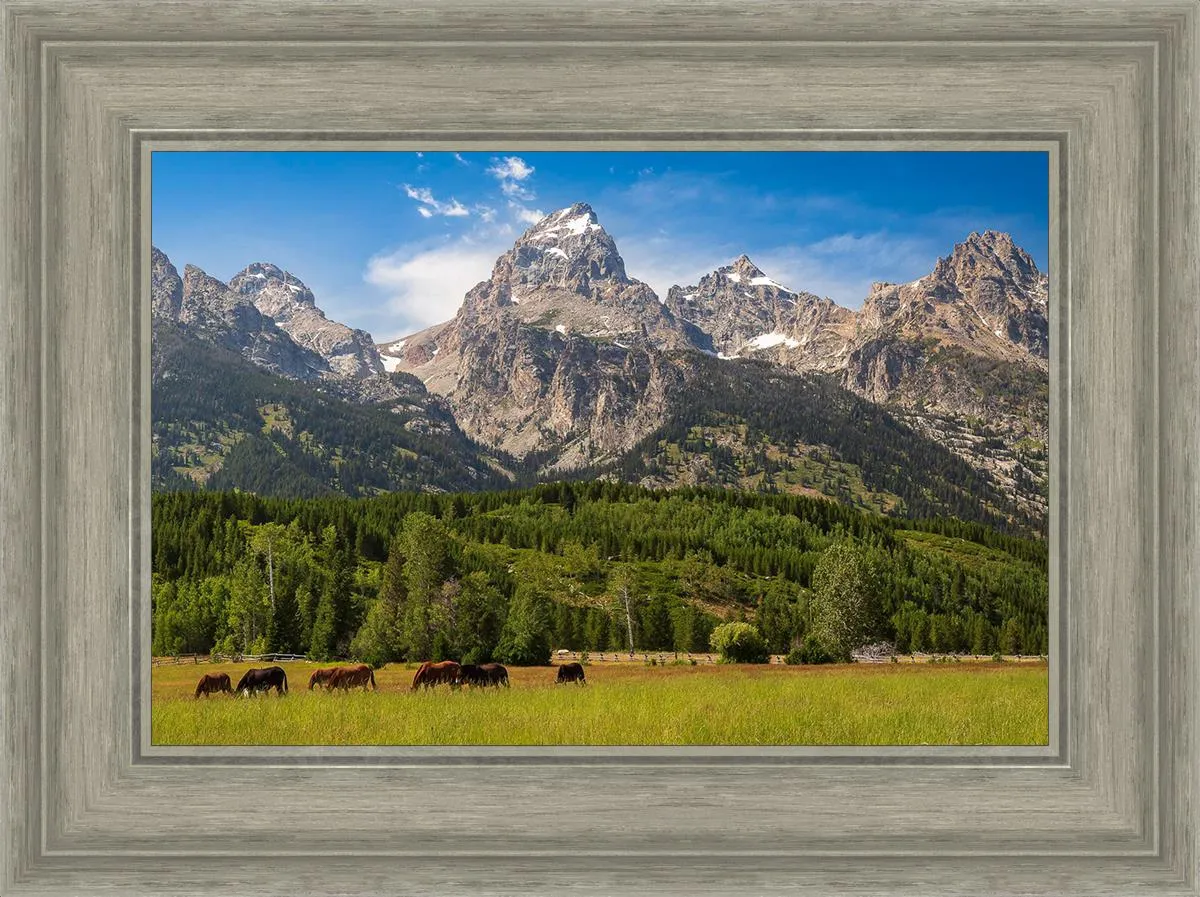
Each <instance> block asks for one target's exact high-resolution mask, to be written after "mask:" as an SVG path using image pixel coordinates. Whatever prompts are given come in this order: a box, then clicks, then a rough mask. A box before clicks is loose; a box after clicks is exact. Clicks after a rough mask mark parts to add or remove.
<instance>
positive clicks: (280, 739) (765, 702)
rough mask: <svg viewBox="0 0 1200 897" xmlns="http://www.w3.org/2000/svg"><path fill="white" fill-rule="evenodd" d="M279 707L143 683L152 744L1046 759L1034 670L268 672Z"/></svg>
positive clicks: (179, 678) (168, 678)
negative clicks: (781, 748)
mask: <svg viewBox="0 0 1200 897" xmlns="http://www.w3.org/2000/svg"><path fill="white" fill-rule="evenodd" d="M281 666H283V667H284V668H285V669H286V670H287V673H288V681H289V684H290V686H291V691H290V693H289V694H288V695H287V696H286V697H284V698H278V697H276V696H275V695H274V694H271V695H270V696H266V697H256V698H247V699H242V698H230V697H228V696H226V695H221V696H216V697H211V698H201V699H200V700H193V699H192V691H193V689H194V687H195V683H196V680H197V679H198V678H199V677H200V675H201V674H202V673H204V672H211V671H213V670H217V669H220V670H224V671H227V672H229V673H230V676H231V678H232V679H233V681H234V682H235V683H236V681H237V679H238V677H239V676H241V674H242V672H243V671H244V670H245V669H246V668H247V665H245V664H242V665H237V664H225V665H213V666H210V665H207V664H202V665H198V666H197V665H188V664H184V665H179V666H171V665H168V666H160V667H155V668H154V671H153V679H152V682H153V689H152V702H153V704H152V714H151V729H152V738H153V741H154V743H155V744H209V745H218V744H227V745H228V744H238V745H243V744H289V745H300V744H304V745H317V744H341V745H351V744H353V745H417V744H476V745H484V744H491V745H501V744H504V745H566V744H575V745H620V744H628V745H656V744H657V745H662V744H674V745H679V744H699V745H704V744H708V745H717V744H737V745H789V744H792V745H802V744H803V745H821V744H829V745H848V744H862V745H883V744H995V745H1000V744H1023V745H1031V744H1046V743H1047V734H1048V715H1047V714H1048V703H1047V702H1048V686H1049V682H1048V673H1047V667H1046V665H1045V664H1019V665H1018V664H944V665H943V664H938V665H926V664H878V665H867V664H863V665H852V666H834V667H787V666H779V665H772V666H717V665H710V666H703V665H702V666H694V667H693V666H665V667H664V666H657V667H647V666H642V665H640V664H610V663H606V664H592V665H590V666H588V667H587V676H588V685H586V686H583V687H580V686H578V685H561V686H560V685H556V684H555V682H554V678H555V670H554V669H553V668H551V667H531V668H510V673H511V677H512V687H511V688H509V689H486V690H469V689H462V690H461V691H457V692H451V691H450V690H449V689H447V688H446V687H445V686H441V687H439V688H438V689H435V690H432V691H423V692H410V691H409V683H410V682H411V680H412V674H413V671H412V670H410V669H405V668H404V667H403V666H389V667H385V668H384V669H382V670H377V671H376V674H375V676H376V680H377V682H378V684H379V691H378V692H362V691H354V692H350V693H337V694H328V693H325V692H322V691H313V692H309V691H307V690H306V685H307V682H308V677H309V675H310V674H311V672H312V670H313V669H315V667H314V666H312V665H311V664H305V663H295V664H281Z"/></svg>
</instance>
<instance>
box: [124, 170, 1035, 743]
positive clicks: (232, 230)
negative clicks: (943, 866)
mask: <svg viewBox="0 0 1200 897" xmlns="http://www.w3.org/2000/svg"><path fill="white" fill-rule="evenodd" d="M1050 164H1051V155H1050V152H1049V151H1048V150H1045V151H1036V150H1035V151H1029V150H1016V149H1012V150H1007V151H1001V152H988V151H984V150H970V151H965V152H936V151H921V152H897V151H886V150H879V151H869V150H856V151H849V152H845V151H842V152H839V151H835V150H825V151H815V152H804V151H785V150H776V151H772V152H753V151H749V150H740V151H734V152H728V151H725V152H722V151H703V152H701V151H696V150H690V151H684V152H667V151H655V152H648V151H640V152H621V151H614V150H602V151H598V152H587V151H568V152H554V151H534V152H524V151H522V152H521V153H519V154H518V153H515V152H510V153H507V154H506V153H500V154H497V153H490V152H473V151H464V152H452V153H450V152H429V151H422V150H417V151H412V152H396V151H387V150H383V149H377V150H375V151H373V152H339V151H332V150H322V151H318V152H305V151H289V152H282V153H280V152H271V151H266V150H260V151H248V150H242V151H238V152H232V153H230V152H217V151H200V152H192V151H187V150H186V149H176V150H166V151H162V150H155V151H153V152H152V156H151V163H150V178H149V181H150V193H151V198H150V202H151V209H152V214H151V224H150V230H151V244H152V248H151V282H150V293H151V297H152V302H151V307H152V312H151V328H152V332H151V356H150V357H151V372H152V373H151V384H150V394H151V440H152V442H151V445H152V449H151V458H150V476H151V484H152V486H151V488H152V497H151V521H152V532H151V539H152V552H151V555H152V560H151V571H150V576H151V591H150V602H149V603H150V607H149V608H146V607H145V604H144V602H143V603H142V604H140V605H136V606H135V614H136V615H137V616H139V617H144V616H146V615H147V614H148V615H149V616H150V620H151V633H150V644H149V645H148V646H145V645H143V646H142V647H143V648H148V649H149V653H150V655H151V658H152V659H151V662H150V683H149V694H150V715H149V730H150V745H151V748H152V749H157V748H158V747H160V746H163V747H166V746H188V745H190V746H198V745H208V746H217V745H228V746H246V747H249V746H254V745H259V746H262V745H276V746H298V745H330V746H334V745H340V746H355V745H357V746H363V745H379V746H385V745H386V746H393V747H397V746H413V745H423V746H429V747H438V746H443V747H444V746H450V745H477V746H478V745H526V746H536V745H540V746H556V745H577V746H589V745H590V746H601V745H609V746H619V745H624V746H631V745H659V746H666V745H677V746H684V745H725V746H735V745H740V746H751V747H763V746H800V745H825V746H833V745H842V746H846V745H927V746H928V745H975V746H978V745H996V746H1001V745H1003V746H1014V747H1015V746H1024V747H1035V746H1046V745H1048V744H1049V739H1050V729H1051V727H1052V726H1053V724H1054V721H1053V720H1052V719H1051V715H1050V708H1049V682H1048V674H1049V664H1048V654H1049V642H1050V638H1051V635H1052V629H1051V627H1050V625H1049V579H1048V573H1049V571H1048V545H1047V541H1046V521H1047V517H1048V514H1047V512H1048V506H1047V502H1048V498H1049V495H1048V488H1049V476H1048V467H1049V465H1048V460H1049V442H1048V440H1049V413H1048V393H1049V361H1050V354H1049V346H1050V340H1049V337H1050V334H1049V320H1048V316H1047V311H1048V307H1049V306H1048V298H1049V291H1050V285H1049V282H1048V279H1047V276H1046V274H1044V273H1043V271H1044V270H1045V269H1046V265H1047V258H1048V251H1049V207H1050ZM264 195H267V196H270V197H271V200H270V202H269V204H267V205H266V206H264V205H263V202H262V199H261V197H262V196H264ZM581 197H582V198H584V199H588V200H590V201H591V202H592V203H595V206H593V205H591V204H590V203H589V202H582V201H579V199H580V198H581ZM247 257H249V258H252V259H270V260H267V261H253V262H250V263H249V264H247V261H246V259H247ZM185 260H186V261H185ZM277 263H278V264H277ZM760 266H761V267H760ZM230 271H234V272H236V273H233V274H232V275H231V274H230V273H229V272H230ZM302 278H303V279H302ZM565 684H575V685H579V686H584V685H591V686H592V687H591V688H587V689H586V690H584V691H579V690H578V689H577V688H574V689H562V688H559V687H558V686H560V685H565ZM135 685H138V686H142V687H144V685H145V683H144V682H141V681H139V682H137V683H135ZM264 694H271V695H274V696H276V697H277V698H280V699H282V698H284V697H286V698H287V700H286V701H282V700H279V701H270V702H265V703H264V702H263V701H238V700H231V698H232V697H234V696H236V697H250V696H255V697H261V696H262V695H264ZM225 696H228V697H225ZM200 697H205V698H209V697H211V698H212V700H204V701H199V700H197V699H198V698H200Z"/></svg>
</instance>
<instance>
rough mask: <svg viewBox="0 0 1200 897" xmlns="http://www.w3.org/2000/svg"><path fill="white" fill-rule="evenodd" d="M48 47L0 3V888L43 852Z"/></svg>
mask: <svg viewBox="0 0 1200 897" xmlns="http://www.w3.org/2000/svg"><path fill="white" fill-rule="evenodd" d="M39 50H40V46H39V43H38V40H37V38H36V37H35V36H34V35H33V34H32V33H31V32H30V30H28V29H24V28H22V23H21V21H20V19H19V17H18V15H17V11H16V10H14V9H13V8H12V7H11V6H8V5H6V4H3V3H0V73H2V74H0V77H2V78H3V82H2V83H3V85H4V88H3V91H2V92H0V110H3V115H2V117H0V167H2V171H3V175H2V176H0V177H2V181H0V183H2V187H0V320H2V321H3V322H4V323H3V327H0V366H2V368H0V370H2V371H3V373H2V374H0V434H2V435H3V437H4V438H3V440H2V441H0V495H2V496H3V499H2V500H0V570H2V571H3V573H4V587H5V592H6V595H5V600H4V605H3V613H0V645H3V646H4V650H3V651H0V720H4V722H5V724H4V725H3V727H2V728H3V733H2V734H0V745H2V750H3V764H4V769H3V770H2V771H0V889H2V890H3V891H4V892H5V893H10V889H11V888H12V887H13V886H14V885H15V884H16V883H17V882H19V881H21V880H23V879H25V878H26V877H27V876H28V874H29V870H30V866H31V865H32V861H33V859H34V858H36V857H37V856H38V855H39V854H40V845H41V812H40V808H41V762H40V757H41V753H40V752H41V745H42V739H41V725H40V723H41V719H40V713H39V711H40V700H39V691H38V686H39V679H38V671H39V669H40V664H39V660H38V645H39V644H40V641H41V632H40V628H41V627H40V623H39V617H38V610H39V608H40V606H41V600H40V594H39V591H40V588H41V583H42V575H41V574H42V569H41V537H42V532H41V527H42V515H41V507H42V506H41V456H42V434H41V404H40V403H41V370H40V368H41V352H40V347H41V338H42V303H41V302H40V301H39V300H38V298H37V297H38V295H39V289H40V282H41V272H40V254H39V253H37V252H35V250H36V248H37V244H38V239H39V231H40V228H41V209H40V202H41V200H40V195H41V193H40V189H39V184H40V179H39V178H38V177H37V176H36V174H37V172H38V170H39V161H38V160H39V157H40V153H41V134H40V122H41V115H40V106H39V103H40V93H41V91H40V81H41V78H40V54H39Z"/></svg>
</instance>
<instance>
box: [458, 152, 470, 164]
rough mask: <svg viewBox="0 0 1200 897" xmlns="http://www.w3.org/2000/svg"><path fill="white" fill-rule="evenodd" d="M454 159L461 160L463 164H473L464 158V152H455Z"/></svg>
mask: <svg viewBox="0 0 1200 897" xmlns="http://www.w3.org/2000/svg"><path fill="white" fill-rule="evenodd" d="M454 159H455V161H457V162H461V163H462V164H463V165H470V164H471V163H470V162H468V161H467V160H466V159H464V158H463V154H462V153H455V154H454Z"/></svg>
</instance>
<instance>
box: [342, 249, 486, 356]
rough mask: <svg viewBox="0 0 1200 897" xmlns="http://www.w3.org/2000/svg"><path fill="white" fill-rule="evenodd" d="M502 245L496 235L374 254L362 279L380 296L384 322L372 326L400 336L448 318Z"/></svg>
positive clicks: (391, 334) (480, 278)
mask: <svg viewBox="0 0 1200 897" xmlns="http://www.w3.org/2000/svg"><path fill="white" fill-rule="evenodd" d="M506 248H507V247H506V246H505V244H504V242H503V241H502V240H492V241H489V242H487V243H474V242H470V241H467V240H456V241H455V242H453V243H451V244H448V245H444V246H436V247H432V248H428V247H427V248H424V249H415V248H412V247H402V248H400V249H398V250H395V251H393V252H389V253H384V254H380V255H376V256H375V257H374V258H372V259H371V260H370V261H369V262H368V263H367V269H366V271H365V273H364V274H363V279H364V280H365V281H366V282H367V283H369V284H371V285H372V286H375V287H377V288H378V289H380V290H381V291H382V292H383V293H384V295H385V296H386V300H385V303H386V312H387V313H386V321H385V322H381V324H379V325H377V328H378V330H379V333H381V334H389V335H390V336H389V337H388V338H390V337H391V336H396V337H398V336H403V335H405V334H408V333H412V332H414V331H416V330H422V329H424V328H426V327H429V326H431V325H433V324H439V323H441V322H442V321H447V320H449V319H450V318H452V317H454V315H455V313H457V311H458V309H459V306H461V305H462V301H463V296H464V295H466V293H467V291H468V290H470V289H471V287H473V286H475V284H477V283H479V282H480V281H481V280H486V279H487V278H488V276H489V275H490V273H491V270H492V265H493V263H494V262H495V261H496V257H497V256H499V255H500V254H501V253H502V252H503V251H504V250H505V249H506Z"/></svg>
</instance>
